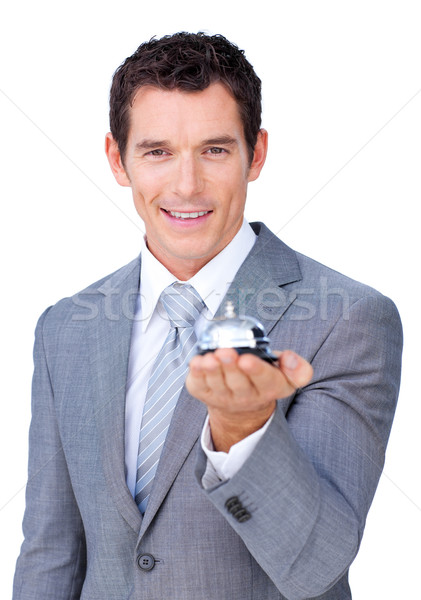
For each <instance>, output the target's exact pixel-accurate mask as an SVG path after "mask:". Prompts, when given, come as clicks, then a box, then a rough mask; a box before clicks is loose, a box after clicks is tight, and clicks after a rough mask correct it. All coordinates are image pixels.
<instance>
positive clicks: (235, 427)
mask: <svg viewBox="0 0 421 600" xmlns="http://www.w3.org/2000/svg"><path fill="white" fill-rule="evenodd" d="M276 354H278V356H279V358H278V365H276V363H275V365H271V364H269V363H267V362H265V361H263V360H261V359H260V358H258V357H257V356H254V355H253V354H242V355H239V354H237V352H236V351H235V350H234V349H232V348H220V349H218V350H216V351H215V352H209V353H207V354H205V355H204V356H195V357H194V358H193V359H192V361H191V362H190V372H189V374H188V376H187V380H186V386H187V389H188V390H189V392H190V394H192V396H194V397H195V398H197V399H198V400H200V401H202V402H204V403H205V404H206V405H207V408H208V414H209V424H210V428H211V433H212V441H213V444H214V447H215V449H216V450H222V451H225V452H228V450H229V448H230V447H231V446H232V445H233V444H235V443H236V442H238V441H240V440H242V439H243V438H245V437H247V436H248V435H250V434H251V433H253V432H254V431H257V430H258V429H260V427H262V426H263V425H264V424H265V423H266V421H267V420H268V419H269V417H270V416H271V414H272V413H273V411H274V410H275V406H276V400H277V399H280V398H286V397H287V396H290V395H291V394H292V393H293V392H294V391H295V390H296V389H297V388H299V387H302V386H304V385H306V384H307V383H308V382H309V381H310V380H311V377H312V375H313V369H312V367H311V365H310V364H309V363H308V362H307V361H306V360H304V359H303V358H301V357H300V356H298V354H295V353H294V352H292V351H291V350H286V351H284V352H277V353H276Z"/></svg>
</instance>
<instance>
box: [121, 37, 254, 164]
mask: <svg viewBox="0 0 421 600" xmlns="http://www.w3.org/2000/svg"><path fill="white" fill-rule="evenodd" d="M216 82H221V83H223V84H224V85H225V86H226V87H227V89H228V90H229V91H230V93H231V94H232V95H233V97H234V98H235V100H236V102H237V105H238V109H239V113H240V117H241V120H242V123H243V127H244V137H245V140H246V143H247V149H248V154H249V160H250V163H251V161H252V160H253V155H254V147H255V145H256V141H257V134H258V132H259V130H260V126H261V112H262V103H261V81H260V79H259V77H258V76H257V75H256V73H255V72H254V69H253V67H252V65H251V64H250V63H249V62H248V60H247V59H246V57H245V55H244V51H243V50H240V49H239V48H238V47H237V46H236V45H235V44H232V43H231V42H229V41H228V40H227V39H226V38H225V37H224V36H223V35H211V36H210V35H206V34H205V33H202V32H199V33H186V32H179V33H175V34H174V35H166V36H164V37H162V38H161V39H155V38H152V39H151V40H150V41H149V42H145V43H143V44H141V45H140V46H139V48H138V49H137V50H136V52H135V53H134V54H133V55H132V56H129V57H128V58H127V59H126V60H125V61H124V62H123V63H122V64H121V65H120V66H119V67H118V69H117V70H116V72H115V73H114V76H113V81H112V85H111V91H110V128H111V133H112V135H113V138H114V139H115V140H116V142H117V144H118V148H119V151H120V154H121V157H122V159H123V161H124V156H125V152H126V146H127V137H128V133H129V127H130V110H129V109H130V107H131V106H132V104H133V101H134V98H135V94H136V92H137V90H138V89H139V88H140V87H142V86H144V85H152V86H155V87H158V88H162V89H166V90H174V89H179V90H184V91H186V92H189V91H191V92H194V91H200V90H204V89H206V88H207V87H208V86H209V85H211V84H212V83H216Z"/></svg>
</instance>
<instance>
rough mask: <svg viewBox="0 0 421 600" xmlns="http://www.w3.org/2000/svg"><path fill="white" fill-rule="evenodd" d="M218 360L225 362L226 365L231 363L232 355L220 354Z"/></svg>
mask: <svg viewBox="0 0 421 600" xmlns="http://www.w3.org/2000/svg"><path fill="white" fill-rule="evenodd" d="M219 360H220V361H221V362H223V363H225V364H226V365H229V364H230V363H232V356H221V357H220V359H219Z"/></svg>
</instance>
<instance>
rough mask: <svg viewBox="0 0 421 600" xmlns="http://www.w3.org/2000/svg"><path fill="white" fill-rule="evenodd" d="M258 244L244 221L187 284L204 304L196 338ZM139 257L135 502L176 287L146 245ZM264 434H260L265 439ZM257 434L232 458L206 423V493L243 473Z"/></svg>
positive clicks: (129, 438)
mask: <svg viewBox="0 0 421 600" xmlns="http://www.w3.org/2000/svg"><path fill="white" fill-rule="evenodd" d="M255 241H256V235H255V234H254V232H253V230H252V229H251V227H250V225H249V224H248V223H247V222H246V221H243V224H242V227H241V229H240V230H239V232H238V233H237V235H236V236H235V237H234V238H233V239H232V240H231V242H230V243H229V244H228V246H226V247H225V248H224V249H223V250H222V251H221V252H220V253H219V254H218V255H217V256H215V257H214V258H213V259H212V260H211V261H210V262H208V263H207V264H206V265H205V266H204V267H203V268H202V269H201V270H200V271H199V272H198V273H196V275H194V276H193V277H192V278H191V279H189V281H188V283H190V284H191V285H192V286H193V287H194V288H195V289H196V290H197V292H198V293H199V294H200V296H201V298H202V299H203V301H204V302H205V304H206V308H205V309H204V310H203V312H202V314H201V315H200V317H199V319H198V320H197V322H196V325H195V331H196V334H197V335H200V330H201V329H203V327H204V326H205V325H206V323H207V321H208V320H211V319H213V317H214V315H215V313H216V311H217V310H218V307H219V305H220V303H221V301H222V299H223V298H224V296H225V294H226V292H227V291H228V288H229V286H230V284H231V283H232V281H233V279H234V277H235V275H236V273H237V271H238V269H239V268H240V266H241V264H242V263H243V262H244V259H245V258H246V256H247V254H248V253H249V252H250V250H251V248H252V247H253V244H254V242H255ZM141 256H142V263H141V278H140V282H141V283H140V293H139V297H138V300H137V305H136V312H135V320H134V323H133V330H132V338H131V346H130V356H129V367H128V377H127V386H126V413H125V465H126V481H127V485H128V487H129V489H130V492H131V493H132V495H133V497H134V495H135V486H136V463H137V453H138V445H139V432H140V424H141V419H142V412H143V405H144V402H145V397H146V392H147V387H148V381H149V378H150V375H151V371H152V367H153V364H154V361H155V358H156V356H157V354H158V353H159V351H160V349H161V346H162V344H163V343H164V341H165V339H166V337H167V334H168V331H169V329H170V325H169V322H168V317H167V315H166V311H165V309H164V308H163V307H162V305H161V302H160V301H159V297H160V295H161V293H162V291H163V290H164V289H165V288H166V287H167V286H169V285H171V284H172V283H174V281H177V279H176V277H175V276H174V275H172V273H170V272H169V271H168V270H167V269H166V268H165V267H164V266H163V265H162V264H161V263H160V262H159V261H158V260H157V259H156V258H155V257H154V256H153V255H152V254H151V252H150V251H149V250H148V248H147V246H146V243H145V242H144V241H143V243H142V249H141ZM266 426H267V425H266ZM266 426H265V427H266ZM264 429H265V428H263V429H262V430H259V431H260V432H261V434H262V433H263V431H264ZM256 434H259V432H256ZM256 434H252V436H249V438H246V440H242V441H241V442H239V443H238V444H235V446H233V447H232V448H231V450H230V452H229V453H228V454H227V453H225V452H215V451H214V450H213V447H212V440H211V436H210V431H209V426H208V421H207V419H206V423H205V426H204V429H203V432H202V438H201V439H202V447H203V449H204V451H205V452H206V454H207V456H208V468H207V470H206V473H205V475H204V478H203V485H204V486H205V487H208V486H210V485H213V484H214V483H215V482H216V481H218V480H225V479H229V478H230V477H231V476H232V475H233V474H234V473H235V472H236V471H237V470H238V469H239V468H240V467H241V465H242V464H243V462H244V461H245V460H246V458H247V456H249V454H250V453H251V452H252V450H253V448H254V446H255V445H256V443H257V441H258V439H260V435H256ZM242 447H243V448H242Z"/></svg>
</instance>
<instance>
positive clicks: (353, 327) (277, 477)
mask: <svg viewBox="0 0 421 600" xmlns="http://www.w3.org/2000/svg"><path fill="white" fill-rule="evenodd" d="M401 351H402V331H401V325H400V319H399V316H398V313H397V311H396V308H395V306H394V304H393V303H392V302H391V301H390V300H388V299H386V298H384V297H382V296H380V295H379V296H375V297H372V296H370V297H367V298H363V299H360V300H358V301H357V302H355V303H354V304H353V305H352V306H351V307H350V312H349V318H348V319H344V318H340V319H338V320H337V321H336V323H335V324H334V325H333V326H332V327H331V329H330V330H329V333H328V335H327V336H326V337H325V339H324V340H322V343H319V347H318V348H317V349H315V350H314V352H313V356H312V357H308V358H311V359H312V360H311V362H312V364H313V368H314V377H313V381H312V382H311V383H310V384H309V385H308V386H307V387H305V388H303V389H302V390H300V391H299V393H297V394H296V395H295V397H294V398H293V399H289V401H288V402H285V401H279V402H278V408H277V411H276V413H275V417H274V419H273V420H272V423H271V424H270V426H269V428H268V430H267V431H266V433H265V434H264V436H263V438H262V439H261V440H260V442H259V443H258V445H257V446H256V448H255V450H254V452H253V454H252V455H251V456H250V457H249V459H248V460H247V461H246V462H245V464H244V465H243V467H242V468H241V469H240V470H239V471H238V472H237V473H236V475H234V476H233V477H232V478H231V479H230V480H228V481H226V482H223V483H221V484H220V485H216V486H214V487H213V488H211V489H209V490H206V491H204V493H206V494H207V495H208V498H209V500H210V501H211V502H212V503H213V504H214V505H215V507H216V508H217V509H218V510H219V511H220V512H221V514H222V515H224V517H225V518H226V519H227V520H228V521H229V523H230V524H231V526H232V527H233V528H234V530H235V531H236V532H237V533H238V535H239V536H240V537H241V538H242V540H243V541H244V543H245V544H246V546H247V548H248V549H249V551H250V553H251V554H252V555H253V557H254V558H255V560H256V561H257V562H258V563H259V564H260V566H261V567H262V569H264V570H265V571H266V573H267V574H268V576H269V577H270V578H271V579H272V581H273V582H274V583H275V585H276V586H277V587H278V589H279V591H280V592H281V593H282V594H283V595H284V596H285V597H286V598H288V599H289V600H303V599H305V598H312V597H315V596H319V595H320V594H323V593H325V592H326V591H328V590H329V589H330V588H331V587H332V586H333V585H334V584H335V583H336V582H337V581H338V580H339V579H340V578H341V577H342V576H343V575H344V574H345V573H346V571H347V570H348V568H349V566H350V564H351V562H352V561H353V559H354V558H355V555H356V553H357V551H358V548H359V545H360V542H361V537H362V533H363V529H364V525H365V520H366V515H367V512H368V509H369V507H370V504H371V502H372V499H373V496H374V492H375V490H376V487H377V483H378V480H379V477H380V474H381V471H382V468H383V464H384V456H385V449H386V444H387V440H388V436H389V432H390V427H391V424H392V420H393V415H394V411H395V406H396V401H397V396H398V389H399V380H400V364H401ZM203 467H204V458H203V455H201V456H200V459H199V464H198V470H197V476H198V478H199V481H200V473H203ZM230 498H234V499H236V500H235V501H236V502H237V503H238V502H239V503H240V504H241V507H243V508H244V509H245V510H246V511H247V513H248V514H249V515H250V518H248V520H247V519H240V520H238V519H237V518H235V514H233V512H235V511H231V512H230V511H229V505H228V507H227V506H226V503H227V501H228V500H229V499H230ZM231 507H232V503H231ZM238 514H240V515H241V514H242V513H241V512H240V513H238Z"/></svg>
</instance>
